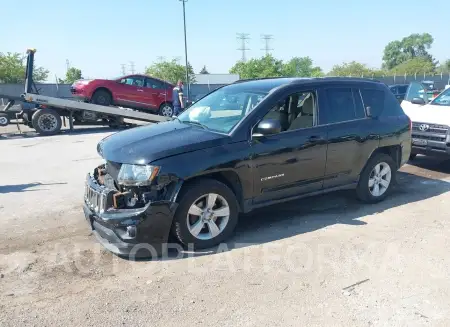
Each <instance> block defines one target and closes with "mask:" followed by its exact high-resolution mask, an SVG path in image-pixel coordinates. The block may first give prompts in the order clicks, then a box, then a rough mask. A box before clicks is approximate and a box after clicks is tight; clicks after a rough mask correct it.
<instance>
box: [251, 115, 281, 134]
mask: <svg viewBox="0 0 450 327" xmlns="http://www.w3.org/2000/svg"><path fill="white" fill-rule="evenodd" d="M280 132H281V123H280V121H279V120H276V119H264V120H263V121H261V122H260V123H259V124H258V126H256V128H255V131H254V132H253V135H252V136H254V137H261V136H267V135H272V134H278V133H280Z"/></svg>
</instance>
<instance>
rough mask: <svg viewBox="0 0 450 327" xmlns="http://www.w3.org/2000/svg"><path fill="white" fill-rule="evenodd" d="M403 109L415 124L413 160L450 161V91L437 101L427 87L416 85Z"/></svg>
mask: <svg viewBox="0 0 450 327" xmlns="http://www.w3.org/2000/svg"><path fill="white" fill-rule="evenodd" d="M401 106H402V108H403V111H404V112H405V113H406V114H407V115H408V116H409V118H410V119H411V121H412V149H411V159H413V158H414V157H415V156H416V155H417V154H422V155H428V156H435V157H436V156H439V157H448V158H450V88H448V87H446V89H445V90H444V91H443V92H441V93H440V94H438V95H437V96H436V97H434V94H433V93H430V92H429V91H428V89H427V87H426V86H425V85H424V84H423V83H420V82H412V83H411V84H410V85H409V87H408V91H407V93H406V96H405V99H404V100H403V101H402V103H401Z"/></svg>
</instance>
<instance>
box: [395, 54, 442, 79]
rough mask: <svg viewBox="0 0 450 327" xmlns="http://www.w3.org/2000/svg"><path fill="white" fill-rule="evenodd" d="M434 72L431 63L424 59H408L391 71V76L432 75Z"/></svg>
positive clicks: (433, 66)
mask: <svg viewBox="0 0 450 327" xmlns="http://www.w3.org/2000/svg"><path fill="white" fill-rule="evenodd" d="M435 70H436V67H435V65H434V64H433V62H431V61H430V60H428V59H427V58H424V57H417V58H413V59H409V60H407V61H405V62H403V63H401V64H400V65H398V66H395V67H394V68H392V69H391V71H390V73H391V74H392V75H404V74H406V75H414V74H424V73H425V74H430V73H431V74H434V73H435Z"/></svg>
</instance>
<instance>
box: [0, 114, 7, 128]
mask: <svg viewBox="0 0 450 327" xmlns="http://www.w3.org/2000/svg"><path fill="white" fill-rule="evenodd" d="M8 124H9V119H8V114H4V113H0V126H7V125H8Z"/></svg>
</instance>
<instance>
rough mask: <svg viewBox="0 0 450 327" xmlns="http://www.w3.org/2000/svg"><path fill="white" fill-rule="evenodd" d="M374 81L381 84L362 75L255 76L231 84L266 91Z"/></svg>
mask: <svg viewBox="0 0 450 327" xmlns="http://www.w3.org/2000/svg"><path fill="white" fill-rule="evenodd" d="M340 82H347V83H361V82H363V83H374V84H381V82H380V81H378V80H375V79H369V78H362V77H331V76H330V77H270V78H255V79H243V80H238V81H236V82H234V83H232V84H230V86H232V85H236V86H237V85H239V86H241V87H242V86H245V87H248V88H249V89H254V90H261V91H263V90H264V91H267V90H271V89H274V88H276V87H279V86H283V85H288V84H291V85H292V84H294V85H302V84H305V85H306V84H311V83H315V84H322V83H323V84H326V83H340Z"/></svg>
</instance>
